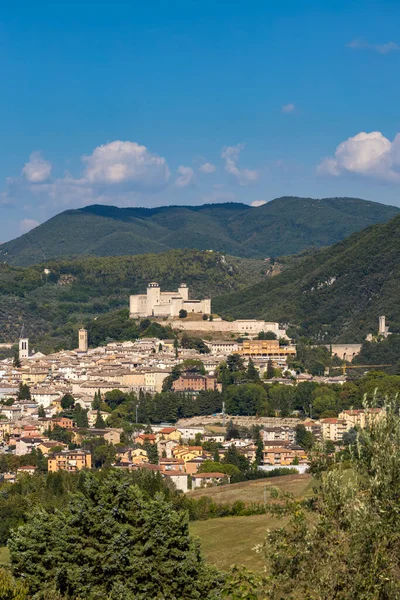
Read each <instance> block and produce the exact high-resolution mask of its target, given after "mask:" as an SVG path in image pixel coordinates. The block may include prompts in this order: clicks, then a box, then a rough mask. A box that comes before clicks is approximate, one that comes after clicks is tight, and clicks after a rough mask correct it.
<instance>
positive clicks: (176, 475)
mask: <svg viewBox="0 0 400 600" xmlns="http://www.w3.org/2000/svg"><path fill="white" fill-rule="evenodd" d="M162 475H163V477H164V478H165V479H167V480H170V481H172V483H173V484H174V485H175V487H176V489H177V490H180V491H181V492H183V493H186V492H187V491H188V476H187V475H186V473H184V472H182V471H173V470H172V469H171V470H169V471H164V472H163V474H162Z"/></svg>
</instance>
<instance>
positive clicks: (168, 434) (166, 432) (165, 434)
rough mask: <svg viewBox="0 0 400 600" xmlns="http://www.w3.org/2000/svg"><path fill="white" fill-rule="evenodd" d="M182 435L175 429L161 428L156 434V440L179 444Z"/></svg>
mask: <svg viewBox="0 0 400 600" xmlns="http://www.w3.org/2000/svg"><path fill="white" fill-rule="evenodd" d="M181 437H182V434H181V432H180V431H178V430H177V428H176V427H163V428H162V429H159V430H158V432H157V438H158V440H172V441H177V442H180V440H181Z"/></svg>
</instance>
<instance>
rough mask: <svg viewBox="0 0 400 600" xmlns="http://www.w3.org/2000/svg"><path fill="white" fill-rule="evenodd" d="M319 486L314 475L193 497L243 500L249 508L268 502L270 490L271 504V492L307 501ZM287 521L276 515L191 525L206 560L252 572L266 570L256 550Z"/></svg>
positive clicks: (215, 489)
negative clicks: (257, 546) (251, 570)
mask: <svg viewBox="0 0 400 600" xmlns="http://www.w3.org/2000/svg"><path fill="white" fill-rule="evenodd" d="M315 485H316V481H315V479H313V477H312V476H311V475H308V474H304V475H285V476H283V477H271V478H270V479H262V480H260V479H259V480H257V481H245V482H243V483H234V484H232V485H224V486H220V487H213V488H207V489H201V490H194V491H193V492H189V494H188V495H189V496H191V497H195V498H199V497H201V496H208V497H209V498H212V499H213V500H214V501H215V502H218V503H222V502H229V503H230V504H232V503H233V502H235V501H236V500H241V501H242V502H245V503H246V504H250V503H252V502H260V503H261V502H263V501H264V490H266V492H267V494H266V499H267V502H269V501H270V495H269V493H268V491H269V490H270V489H271V488H272V487H277V488H279V489H280V490H282V491H283V492H288V493H290V494H293V496H295V497H297V498H304V497H307V496H310V495H311V494H312V493H313V488H314V486H315ZM286 523H287V518H284V519H279V518H278V517H275V516H272V515H268V514H267V515H252V516H249V517H222V518H219V519H208V520H207V521H195V522H192V523H190V531H191V533H192V534H193V535H195V536H197V537H199V538H200V542H201V549H202V552H203V554H204V556H205V558H206V560H207V561H208V562H209V563H210V564H213V565H215V566H217V567H219V568H220V569H229V567H230V566H232V565H235V564H237V565H243V566H245V567H248V568H250V569H262V568H263V566H264V565H265V561H264V560H263V557H262V555H260V554H259V553H257V552H256V551H255V550H254V547H255V546H256V545H257V544H261V543H262V542H263V540H264V538H265V533H266V530H267V529H274V528H277V527H282V526H284V525H285V524H286Z"/></svg>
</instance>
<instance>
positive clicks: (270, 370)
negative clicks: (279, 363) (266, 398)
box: [266, 359, 275, 379]
mask: <svg viewBox="0 0 400 600" xmlns="http://www.w3.org/2000/svg"><path fill="white" fill-rule="evenodd" d="M274 375H275V369H274V364H273V362H272V360H271V359H269V360H268V363H267V372H266V379H272V378H273V377H274Z"/></svg>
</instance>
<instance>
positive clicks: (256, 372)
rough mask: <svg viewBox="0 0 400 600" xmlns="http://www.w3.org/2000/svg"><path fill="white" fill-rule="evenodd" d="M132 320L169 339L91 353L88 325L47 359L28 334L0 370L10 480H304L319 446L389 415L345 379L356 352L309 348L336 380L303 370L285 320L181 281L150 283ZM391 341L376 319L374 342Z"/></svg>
mask: <svg viewBox="0 0 400 600" xmlns="http://www.w3.org/2000/svg"><path fill="white" fill-rule="evenodd" d="M130 313H131V318H136V319H140V318H151V319H155V320H157V319H161V318H162V319H167V320H168V322H169V323H170V324H171V331H174V332H175V333H174V337H173V338H171V339H159V338H150V337H141V338H138V339H135V340H126V341H124V342H112V341H110V342H109V343H107V344H106V345H105V346H100V347H89V340H88V332H87V331H86V329H83V328H81V329H80V330H79V332H78V339H77V348H76V349H75V350H73V351H60V352H57V353H54V354H49V355H44V354H42V353H40V352H31V351H30V347H29V337H28V335H27V333H26V332H25V331H24V330H23V331H22V332H21V337H20V340H19V349H18V353H17V354H16V356H15V357H14V358H13V359H12V358H7V359H4V360H2V361H1V363H0V444H1V446H0V471H1V475H0V477H1V479H2V480H3V481H4V482H10V481H15V480H16V478H17V477H18V476H19V475H20V474H33V473H35V472H38V471H42V472H43V471H49V472H56V471H60V470H64V471H68V472H75V471H79V470H81V469H101V468H103V467H115V468H116V469H123V470H128V471H133V470H138V469H147V470H151V471H154V472H159V473H160V474H161V475H162V477H163V478H166V479H167V480H169V481H171V482H173V484H174V486H175V488H176V489H177V490H180V491H182V492H185V493H186V492H188V491H189V490H191V489H195V488H198V487H209V486H215V485H226V484H229V483H233V482H236V481H241V480H243V479H245V478H246V477H249V476H250V475H249V473H250V472H251V473H252V474H251V477H253V478H254V477H264V476H267V475H268V474H271V472H274V471H276V470H277V471H276V473H277V474H281V473H283V472H285V471H282V469H291V470H292V471H287V472H299V473H304V472H305V471H306V470H307V469H308V468H309V466H310V460H311V459H310V456H311V453H312V452H313V451H315V449H316V448H323V449H324V452H326V453H327V454H328V455H332V454H333V453H335V452H339V451H341V450H342V449H343V447H344V446H345V445H346V444H349V443H351V441H352V440H353V439H354V434H355V432H356V430H357V429H358V428H364V427H365V426H366V425H367V424H368V423H369V422H370V421H371V419H377V418H380V415H381V414H382V411H383V410H384V409H383V408H381V407H379V406H374V407H369V408H368V407H367V408H366V407H364V406H363V400H362V399H363V397H364V394H365V385H364V384H363V383H362V382H363V381H364V380H363V378H361V379H358V380H356V381H353V380H352V381H349V373H351V368H352V365H351V361H352V360H353V359H354V357H355V356H357V354H358V352H359V351H360V348H361V346H360V345H357V344H347V345H346V344H342V345H334V346H330V347H329V348H328V347H322V348H321V347H311V348H309V349H308V351H309V352H311V354H312V353H313V352H314V354H315V352H316V353H321V351H322V353H323V355H324V356H325V358H326V357H328V358H329V360H330V361H331V363H332V365H333V371H334V373H335V374H330V370H329V368H326V367H325V368H323V372H322V373H321V372H320V366H319V367H318V369H319V371H318V369H317V370H315V364H314V363H315V362H317V363H318V361H316V360H315V356H317V357H318V354H316V355H315V356H314V355H313V354H312V356H314V358H313V359H312V360H313V361H314V362H311V367H309V368H308V369H307V368H305V363H304V362H303V364H301V362H299V360H300V354H301V352H300V349H299V348H297V347H296V345H295V344H294V343H292V341H291V340H290V339H289V337H288V335H287V328H286V327H285V326H284V325H280V324H279V323H273V322H265V321H257V320H239V321H224V320H222V319H220V318H219V317H218V316H217V315H212V313H211V300H210V299H207V300H190V299H189V290H188V287H187V286H186V285H185V284H181V286H180V287H179V289H178V290H177V291H174V292H161V291H160V287H159V285H158V284H157V283H155V282H152V283H150V284H149V286H148V288H147V293H146V294H143V295H136V296H131V298H130ZM163 322H164V321H163ZM189 334H190V335H189ZM389 334H390V332H389V329H388V327H387V326H386V322H385V318H384V317H383V316H381V317H380V318H379V328H378V333H377V336H376V339H377V340H379V339H380V338H386V337H387V336H388V335H389ZM371 339H372V338H371ZM302 352H304V349H303V350H302ZM318 364H319V363H318ZM335 367H336V368H335ZM360 382H361V383H360Z"/></svg>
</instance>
